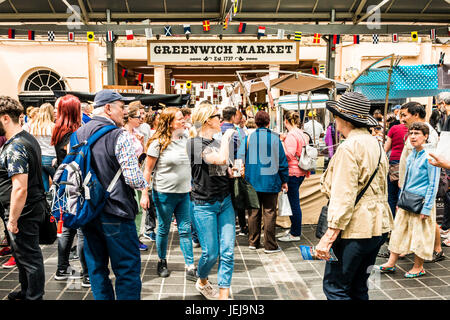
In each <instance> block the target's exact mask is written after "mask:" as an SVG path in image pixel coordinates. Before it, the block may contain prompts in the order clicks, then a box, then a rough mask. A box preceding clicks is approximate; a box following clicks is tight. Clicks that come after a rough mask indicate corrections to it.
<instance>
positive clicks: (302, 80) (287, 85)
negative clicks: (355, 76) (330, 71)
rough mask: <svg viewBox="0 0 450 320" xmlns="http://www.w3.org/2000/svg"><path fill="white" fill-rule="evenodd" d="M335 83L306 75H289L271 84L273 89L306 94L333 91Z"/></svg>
mask: <svg viewBox="0 0 450 320" xmlns="http://www.w3.org/2000/svg"><path fill="white" fill-rule="evenodd" d="M334 83H335V82H334V81H332V80H330V79H326V78H321V77H315V76H309V75H306V74H298V73H295V74H289V75H286V76H283V77H281V78H278V79H274V80H273V81H271V82H270V85H271V86H272V87H275V88H277V89H281V90H283V91H288V92H297V93H305V92H309V91H314V90H317V89H323V88H327V89H331V88H333V86H334Z"/></svg>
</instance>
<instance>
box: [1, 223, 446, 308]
mask: <svg viewBox="0 0 450 320" xmlns="http://www.w3.org/2000/svg"><path fill="white" fill-rule="evenodd" d="M277 231H278V232H282V231H283V230H282V229H278V230H277ZM317 242H318V241H317V239H316V238H315V237H314V226H312V225H306V226H304V227H303V236H302V240H301V241H298V242H288V243H282V242H280V246H281V247H282V249H283V251H282V252H280V253H275V254H270V255H268V254H265V253H264V251H263V249H258V250H256V251H252V250H249V249H248V242H247V239H246V237H243V236H236V248H235V268H234V273H233V280H232V287H231V291H232V298H233V299H235V300H287V299H288V300H294V299H313V300H314V299H317V300H324V299H325V296H324V294H323V291H322V277H323V272H324V267H325V263H324V262H323V261H303V260H302V259H301V256H300V249H299V248H298V246H299V245H301V244H305V245H316V244H317ZM144 243H146V244H148V245H149V250H148V251H144V252H142V254H141V257H142V273H141V275H142V299H151V300H174V299H175V300H203V299H204V298H203V297H202V296H201V295H200V294H199V293H198V292H197V291H196V289H195V287H194V282H191V281H186V280H185V278H184V260H183V256H182V253H181V250H180V247H179V239H178V233H177V232H176V227H174V226H172V227H171V233H170V241H169V249H168V254H167V260H168V267H169V270H171V275H170V277H168V278H164V279H163V278H159V277H158V276H157V274H156V262H157V253H156V245H155V242H150V241H147V240H144ZM42 248H43V249H42V250H43V254H44V261H45V273H46V293H45V297H44V299H46V300H92V299H93V297H92V292H91V290H90V289H86V288H82V287H81V282H80V280H69V281H56V280H55V279H54V276H55V272H56V264H57V245H56V244H54V245H51V246H43V247H42ZM444 252H445V254H446V255H447V256H448V257H450V248H446V247H444ZM200 253H201V249H200V248H194V255H195V259H196V261H197V260H198V258H199V256H200ZM8 258H9V257H3V258H1V259H0V262H1V263H3V262H5V261H6V260H7V259H8ZM412 259H413V257H412V256H408V257H406V258H405V259H403V260H400V261H399V263H398V267H399V269H398V271H397V273H395V274H393V275H384V274H383V275H380V274H379V273H375V272H374V273H373V274H372V276H371V281H370V287H371V289H370V291H369V296H370V299H372V300H404V299H420V300H428V299H429V300H443V299H445V300H449V299H450V259H446V260H443V261H441V262H437V263H431V264H426V265H425V270H426V271H427V274H426V275H425V276H424V277H421V278H419V279H405V278H403V274H404V273H405V272H406V271H407V270H409V268H411V266H412V264H413V262H412ZM385 260H386V259H382V258H378V259H377V263H383V262H384V261H385ZM71 264H72V266H73V267H74V268H75V269H77V270H78V268H79V267H80V264H79V261H72V262H71ZM111 275H112V276H111V277H112V278H113V280H114V276H113V274H112V273H111ZM210 280H211V282H212V283H215V284H217V265H216V266H215V267H214V269H213V271H212V273H211V276H210ZM18 287H19V283H18V273H17V268H14V269H12V270H6V269H0V299H6V296H7V294H8V293H9V292H11V291H12V290H14V289H17V288H18Z"/></svg>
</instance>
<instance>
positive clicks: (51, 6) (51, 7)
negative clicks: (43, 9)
mask: <svg viewBox="0 0 450 320" xmlns="http://www.w3.org/2000/svg"><path fill="white" fill-rule="evenodd" d="M47 1H48V5H49V6H50V9H52V11H53V13H56V11H55V8H54V7H53V4H52V2H51V1H50V0H47Z"/></svg>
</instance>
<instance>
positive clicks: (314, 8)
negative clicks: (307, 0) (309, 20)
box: [312, 0, 319, 13]
mask: <svg viewBox="0 0 450 320" xmlns="http://www.w3.org/2000/svg"><path fill="white" fill-rule="evenodd" d="M318 4H319V0H316V3H315V4H314V7H313V9H312V13H314V12H315V11H316V8H317V5H318Z"/></svg>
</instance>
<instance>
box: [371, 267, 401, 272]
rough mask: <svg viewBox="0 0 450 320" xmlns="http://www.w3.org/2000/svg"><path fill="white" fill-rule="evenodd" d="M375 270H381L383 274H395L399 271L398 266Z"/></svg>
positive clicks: (376, 268)
mask: <svg viewBox="0 0 450 320" xmlns="http://www.w3.org/2000/svg"><path fill="white" fill-rule="evenodd" d="M374 269H375V270H380V272H381V273H394V272H395V270H397V267H396V266H393V267H383V266H375V267H374Z"/></svg>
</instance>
